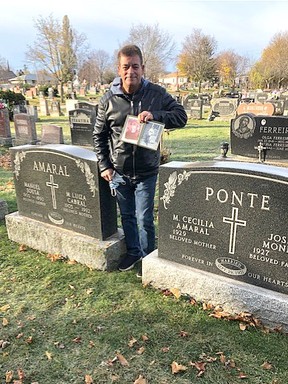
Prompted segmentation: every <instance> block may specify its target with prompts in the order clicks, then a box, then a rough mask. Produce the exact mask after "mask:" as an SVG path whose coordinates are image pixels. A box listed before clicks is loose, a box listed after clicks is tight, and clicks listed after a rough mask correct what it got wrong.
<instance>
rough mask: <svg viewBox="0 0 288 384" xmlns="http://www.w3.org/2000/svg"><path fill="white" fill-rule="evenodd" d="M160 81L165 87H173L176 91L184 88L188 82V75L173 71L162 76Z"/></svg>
mask: <svg viewBox="0 0 288 384" xmlns="http://www.w3.org/2000/svg"><path fill="white" fill-rule="evenodd" d="M159 83H160V84H161V85H163V86H164V87H165V88H171V89H172V90H174V91H178V90H179V89H183V87H185V85H186V84H187V83H188V77H187V76H184V75H182V74H181V73H179V72H171V73H168V74H166V75H163V76H162V77H160V78H159Z"/></svg>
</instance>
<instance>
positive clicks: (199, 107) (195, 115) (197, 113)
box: [191, 99, 203, 120]
mask: <svg viewBox="0 0 288 384" xmlns="http://www.w3.org/2000/svg"><path fill="white" fill-rule="evenodd" d="M191 117H192V119H197V120H201V119H202V117H203V100H202V99H195V100H193V101H192V102H191Z"/></svg>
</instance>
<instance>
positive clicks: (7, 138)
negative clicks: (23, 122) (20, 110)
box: [0, 108, 12, 146]
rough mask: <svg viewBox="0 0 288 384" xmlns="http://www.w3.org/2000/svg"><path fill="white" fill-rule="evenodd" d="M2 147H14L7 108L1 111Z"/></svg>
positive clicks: (0, 134)
mask: <svg viewBox="0 0 288 384" xmlns="http://www.w3.org/2000/svg"><path fill="white" fill-rule="evenodd" d="M0 145H7V146H10V145H12V137H11V129H10V120H9V111H8V109H7V108H3V109H0Z"/></svg>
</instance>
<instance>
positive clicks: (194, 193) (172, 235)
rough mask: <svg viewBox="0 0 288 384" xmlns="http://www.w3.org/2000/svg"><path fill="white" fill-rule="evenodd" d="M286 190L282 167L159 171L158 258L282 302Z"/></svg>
mask: <svg viewBox="0 0 288 384" xmlns="http://www.w3.org/2000/svg"><path fill="white" fill-rule="evenodd" d="M287 187H288V173H287V169H286V168H282V167H274V166H269V165H263V164H253V163H242V162H241V163H238V162H205V163H198V162H197V163H182V162H171V163H167V164H165V165H162V166H161V167H160V175H159V241H158V255H159V257H160V258H163V259H168V260H170V261H174V262H176V263H180V264H184V265H187V266H190V267H193V268H196V269H200V270H204V271H207V272H211V273H213V274H216V275H221V276H226V277H228V278H231V279H236V280H239V281H241V282H244V283H249V284H252V285H256V286H261V287H263V288H267V289H269V290H272V291H277V292H281V293H285V294H288V277H287V276H288V273H287V272H288V236H287V227H288V200H287Z"/></svg>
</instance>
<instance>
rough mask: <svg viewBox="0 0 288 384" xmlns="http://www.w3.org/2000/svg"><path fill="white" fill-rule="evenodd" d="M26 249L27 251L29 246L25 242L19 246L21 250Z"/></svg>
mask: <svg viewBox="0 0 288 384" xmlns="http://www.w3.org/2000/svg"><path fill="white" fill-rule="evenodd" d="M25 251H27V246H26V245H25V244H21V245H20V246H19V252H25Z"/></svg>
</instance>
